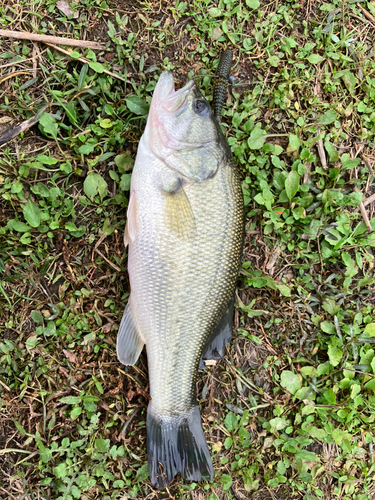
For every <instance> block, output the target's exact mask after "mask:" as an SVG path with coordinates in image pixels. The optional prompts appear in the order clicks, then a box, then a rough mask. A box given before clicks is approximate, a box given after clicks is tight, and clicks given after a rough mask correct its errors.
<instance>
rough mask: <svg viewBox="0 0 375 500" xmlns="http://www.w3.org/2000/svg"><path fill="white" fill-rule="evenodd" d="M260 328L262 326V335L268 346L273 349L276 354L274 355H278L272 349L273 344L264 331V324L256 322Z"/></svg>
mask: <svg viewBox="0 0 375 500" xmlns="http://www.w3.org/2000/svg"><path fill="white" fill-rule="evenodd" d="M255 322H256V323H257V324H258V325H259V326H260V329H261V330H262V333H263V337H264V340H265V341H266V343H267V344H268V346H269V347H270V348H271V351H272V352H273V353H274V354H277V353H276V351H275V349H274V348H273V347H272V344H271V342H270V341H269V340H268V337H267V334H266V332H265V331H264V328H263V325H262V323H260V322H258V321H255Z"/></svg>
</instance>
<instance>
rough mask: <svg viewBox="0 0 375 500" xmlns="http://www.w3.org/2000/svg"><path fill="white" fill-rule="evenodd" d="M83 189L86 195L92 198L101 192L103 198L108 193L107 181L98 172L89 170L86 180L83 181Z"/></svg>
mask: <svg viewBox="0 0 375 500" xmlns="http://www.w3.org/2000/svg"><path fill="white" fill-rule="evenodd" d="M83 190H84V192H85V194H86V196H88V197H89V198H91V199H93V198H94V196H96V195H97V194H99V196H100V198H101V199H103V198H104V196H105V195H106V194H107V182H106V181H105V180H104V179H103V177H102V176H101V175H99V174H97V173H96V172H89V173H88V174H87V177H86V179H85V182H84V183H83Z"/></svg>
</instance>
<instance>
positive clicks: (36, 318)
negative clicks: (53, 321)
mask: <svg viewBox="0 0 375 500" xmlns="http://www.w3.org/2000/svg"><path fill="white" fill-rule="evenodd" d="M30 316H31V318H32V320H33V321H35V323H43V315H42V314H41V313H40V312H39V311H31V313H30Z"/></svg>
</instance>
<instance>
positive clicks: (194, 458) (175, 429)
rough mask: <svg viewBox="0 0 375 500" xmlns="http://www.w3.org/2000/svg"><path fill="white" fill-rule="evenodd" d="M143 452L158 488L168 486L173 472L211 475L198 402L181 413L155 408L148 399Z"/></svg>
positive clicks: (197, 477)
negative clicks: (145, 453) (173, 413)
mask: <svg viewBox="0 0 375 500" xmlns="http://www.w3.org/2000/svg"><path fill="white" fill-rule="evenodd" d="M147 454H148V469H149V473H150V478H151V481H152V483H153V484H154V485H155V486H156V487H157V488H159V489H162V488H165V487H167V486H169V485H170V483H171V481H172V480H173V478H174V477H175V475H176V474H177V472H181V475H182V476H183V477H184V478H185V479H188V480H189V481H200V480H202V479H212V478H213V473H214V472H213V467H212V461H211V457H210V453H209V451H208V447H207V443H206V439H205V437H204V434H203V429H202V422H201V416H200V413H199V408H198V406H195V407H194V408H193V409H192V410H190V411H189V412H188V413H184V414H182V415H166V414H159V413H158V412H156V411H155V410H154V409H153V406H152V401H151V402H150V403H149V405H148V413H147Z"/></svg>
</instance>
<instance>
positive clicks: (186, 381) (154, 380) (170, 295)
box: [117, 72, 244, 488]
mask: <svg viewBox="0 0 375 500" xmlns="http://www.w3.org/2000/svg"><path fill="white" fill-rule="evenodd" d="M243 220H244V215H243V198H242V190H241V184H240V180H239V177H238V174H237V171H236V167H235V165H234V164H233V160H232V156H231V153H230V150H229V147H228V145H227V143H226V141H225V138H224V137H223V135H222V133H221V130H220V127H219V125H218V123H217V121H216V120H215V118H214V117H213V115H212V112H211V109H210V107H209V105H208V103H207V101H205V100H204V98H203V97H202V96H201V94H200V93H199V91H198V90H197V89H196V87H195V84H194V82H189V83H188V84H187V85H186V86H185V87H184V88H183V89H180V90H179V91H177V92H175V91H174V83H173V77H172V75H171V74H170V73H168V72H164V73H162V75H161V77H160V79H159V82H158V84H157V86H156V88H155V91H154V95H153V99H152V103H151V108H150V114H149V117H148V122H147V126H146V130H145V132H144V134H143V136H142V138H141V141H140V143H139V148H138V152H137V159H136V163H135V166H134V170H133V175H132V182H131V196H130V202H129V209H128V221H127V227H126V235H125V239H126V242H127V243H129V261H128V262H129V263H128V269H129V277H130V284H131V295H130V298H129V302H128V305H127V308H126V310H125V313H124V317H123V320H122V323H121V326H120V330H119V334H118V341H117V352H118V357H119V359H120V361H121V362H123V363H124V364H128V365H129V364H134V363H135V362H136V360H137V358H138V356H139V354H140V352H141V350H142V347H143V344H146V349H147V359H148V368H149V378H150V393H151V398H152V399H151V402H150V404H149V409H148V418H147V432H148V436H147V440H148V460H149V472H150V477H151V480H152V482H153V483H154V484H155V485H156V486H157V487H159V488H163V487H165V486H168V484H169V483H170V482H171V481H172V479H173V477H174V476H175V474H176V473H177V472H178V471H180V472H181V474H182V475H183V477H185V478H186V479H190V480H195V481H197V480H200V479H201V478H202V477H203V478H208V477H211V478H212V476H213V469H212V463H211V458H210V455H209V452H208V447H207V444H206V441H205V438H204V435H203V431H202V426H201V420H200V414H199V409H198V406H197V402H196V398H195V384H196V375H197V370H198V365H199V362H200V359H201V356H202V354H204V352H205V351H209V353H212V352H213V351H214V350H216V351H222V350H223V347H224V343H225V341H226V340H227V339H228V337H229V336H230V321H231V319H232V318H231V317H230V316H231V315H230V312H229V313H228V312H227V311H228V307H229V306H230V303H231V299H232V297H233V294H234V289H235V282H236V278H237V274H238V269H239V265H240V259H241V253H242V235H243ZM229 311H230V309H229ZM222 318H224V320H222ZM228 332H229V335H228Z"/></svg>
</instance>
